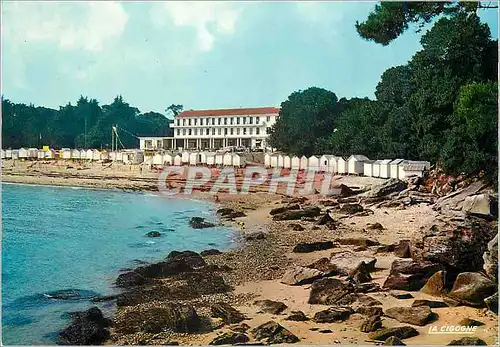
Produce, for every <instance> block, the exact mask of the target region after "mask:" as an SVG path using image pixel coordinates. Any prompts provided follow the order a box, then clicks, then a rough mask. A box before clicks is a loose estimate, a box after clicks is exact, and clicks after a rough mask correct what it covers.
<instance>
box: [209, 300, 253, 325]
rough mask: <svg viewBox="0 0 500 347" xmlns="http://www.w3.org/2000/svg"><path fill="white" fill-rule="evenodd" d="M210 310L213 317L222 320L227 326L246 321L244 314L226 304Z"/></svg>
mask: <svg viewBox="0 0 500 347" xmlns="http://www.w3.org/2000/svg"><path fill="white" fill-rule="evenodd" d="M210 310H211V311H212V317H216V318H221V319H222V321H223V322H224V323H225V324H236V323H240V322H241V321H243V320H245V319H246V317H245V315H244V314H243V313H241V312H240V311H238V310H236V309H235V308H234V307H232V306H231V305H229V304H227V303H224V302H219V303H217V304H214V305H212V306H211V307H210Z"/></svg>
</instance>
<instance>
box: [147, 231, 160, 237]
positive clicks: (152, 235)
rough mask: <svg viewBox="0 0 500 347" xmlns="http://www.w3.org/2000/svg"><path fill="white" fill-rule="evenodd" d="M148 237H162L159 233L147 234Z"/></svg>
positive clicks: (151, 232)
mask: <svg viewBox="0 0 500 347" xmlns="http://www.w3.org/2000/svg"><path fill="white" fill-rule="evenodd" d="M146 236H147V237H160V236H161V233H160V232H159V231H150V232H149V233H147V234H146Z"/></svg>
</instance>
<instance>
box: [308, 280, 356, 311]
mask: <svg viewBox="0 0 500 347" xmlns="http://www.w3.org/2000/svg"><path fill="white" fill-rule="evenodd" d="M353 291H354V288H353V285H352V284H350V283H346V282H342V281H341V280H339V279H336V278H321V279H319V280H316V281H314V282H313V284H312V285H311V292H310V293H309V300H308V303H309V304H321V305H336V304H337V302H338V301H339V300H340V299H342V298H343V297H344V296H346V295H347V294H349V293H352V292H353Z"/></svg>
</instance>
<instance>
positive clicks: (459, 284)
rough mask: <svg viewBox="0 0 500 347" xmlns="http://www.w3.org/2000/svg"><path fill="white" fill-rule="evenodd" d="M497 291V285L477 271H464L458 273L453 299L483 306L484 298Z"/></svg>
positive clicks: (452, 291)
mask: <svg viewBox="0 0 500 347" xmlns="http://www.w3.org/2000/svg"><path fill="white" fill-rule="evenodd" d="M495 291H496V285H495V283H494V282H492V281H491V280H490V279H488V278H486V277H485V276H483V275H482V274H480V273H477V272H462V273H460V274H458V276H457V279H456V280H455V283H454V284H453V288H452V290H451V292H450V293H449V294H448V295H449V297H450V298H451V299H453V300H457V301H458V302H460V303H461V304H464V305H469V306H483V305H484V299H486V298H487V297H488V296H491V295H493V294H494V293H495Z"/></svg>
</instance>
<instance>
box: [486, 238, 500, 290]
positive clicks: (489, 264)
mask: <svg viewBox="0 0 500 347" xmlns="http://www.w3.org/2000/svg"><path fill="white" fill-rule="evenodd" d="M483 260H484V266H483V269H484V272H485V273H486V275H488V276H489V277H490V278H491V279H493V280H494V281H495V282H497V281H498V235H495V237H494V238H493V240H491V241H490V242H488V248H487V250H486V252H484V254H483Z"/></svg>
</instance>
